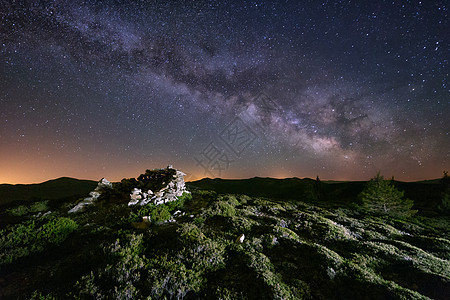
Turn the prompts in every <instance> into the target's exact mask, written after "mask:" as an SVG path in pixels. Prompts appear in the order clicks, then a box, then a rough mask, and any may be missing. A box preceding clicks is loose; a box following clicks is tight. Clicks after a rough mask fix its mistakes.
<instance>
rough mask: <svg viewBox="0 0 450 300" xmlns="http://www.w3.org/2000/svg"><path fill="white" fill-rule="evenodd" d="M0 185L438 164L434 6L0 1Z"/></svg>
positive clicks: (445, 161) (330, 173)
mask: <svg viewBox="0 0 450 300" xmlns="http://www.w3.org/2000/svg"><path fill="white" fill-rule="evenodd" d="M0 16H1V23H0V40H1V43H0V144H1V147H0V182H8V183H25V182H39V181H43V180H47V179H51V178H55V177H60V176H71V177H77V178H88V179H99V178H101V177H106V178H108V179H110V180H119V179H121V178H122V177H135V176H137V175H138V174H140V173H141V172H143V171H144V170H145V169H148V168H150V169H151V168H159V167H165V166H166V165H167V164H173V165H174V167H176V168H178V169H181V170H183V171H184V172H186V173H188V177H187V180H193V179H195V178H199V177H204V176H208V177H224V178H243V177H253V176H271V177H293V176H296V177H315V176H316V175H319V176H320V177H321V178H323V179H336V180H366V179H368V178H370V177H372V176H373V175H375V174H376V172H377V171H381V173H382V174H384V175H385V176H389V177H390V176H392V175H394V176H395V177H396V178H397V179H400V180H420V179H427V178H436V177H440V176H441V174H442V171H443V170H448V169H449V167H450V165H449V150H448V149H449V146H450V142H449V127H450V122H449V121H448V120H449V117H448V116H449V113H450V105H449V99H450V97H449V96H450V87H449V82H448V75H449V64H448V58H449V53H450V52H449V50H450V47H449V35H448V32H449V24H448V6H447V5H446V1H371V2H370V3H368V2H362V1H189V2H187V1H186V3H184V4H182V3H181V1H176V2H175V1H135V2H132V3H131V2H130V1H15V2H12V1H0Z"/></svg>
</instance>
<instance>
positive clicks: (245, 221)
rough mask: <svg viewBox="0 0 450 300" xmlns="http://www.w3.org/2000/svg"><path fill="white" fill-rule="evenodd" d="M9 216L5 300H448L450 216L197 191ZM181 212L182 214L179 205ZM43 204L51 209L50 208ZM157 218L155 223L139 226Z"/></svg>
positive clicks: (0, 264) (2, 265)
mask: <svg viewBox="0 0 450 300" xmlns="http://www.w3.org/2000/svg"><path fill="white" fill-rule="evenodd" d="M126 200H127V199H126V198H123V197H122V196H120V195H107V197H105V198H103V199H101V201H99V202H98V203H97V204H95V205H93V206H91V207H88V209H87V210H86V211H85V212H82V213H79V214H67V211H68V209H70V208H71V207H72V206H73V205H74V202H59V203H56V202H52V203H51V207H50V206H49V203H48V202H45V203H31V204H30V205H29V207H21V208H18V207H13V206H12V207H10V208H8V210H3V211H2V212H1V215H0V218H3V220H7V222H5V221H3V222H2V228H1V231H0V239H1V240H0V286H1V288H0V298H2V299H30V298H34V299H183V298H184V299H386V298H387V299H428V298H432V299H448V298H447V297H448V295H450V262H449V260H450V238H449V230H450V222H449V221H450V220H449V217H446V216H436V217H433V218H428V217H423V216H414V217H409V218H403V219H395V218H389V217H373V216H367V215H364V214H361V213H359V212H358V211H355V210H351V209H349V208H348V207H347V208H344V207H342V208H337V209H336V208H333V209H331V208H326V207H325V206H322V205H320V202H315V203H311V202H309V203H305V202H301V201H299V200H285V199H284V200H276V199H271V198H262V197H250V196H246V195H239V194H237V195H231V194H216V193H215V192H210V191H202V190H198V191H194V192H193V193H192V197H190V195H189V196H186V197H184V199H181V200H180V201H177V203H172V204H171V205H170V206H167V207H162V206H160V207H148V208H144V209H143V208H129V207H128V206H127V201H126ZM178 210H179V212H177V211H178ZM47 211H51V212H50V213H47V214H46V212H47ZM144 215H150V216H151V219H152V222H151V223H148V222H140V220H141V217H142V216H144Z"/></svg>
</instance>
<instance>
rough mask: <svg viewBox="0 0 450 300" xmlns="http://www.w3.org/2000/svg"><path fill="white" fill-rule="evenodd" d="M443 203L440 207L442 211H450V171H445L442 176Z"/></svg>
mask: <svg viewBox="0 0 450 300" xmlns="http://www.w3.org/2000/svg"><path fill="white" fill-rule="evenodd" d="M441 188H442V192H441V204H440V205H439V209H440V210H441V211H442V212H447V213H448V212H450V176H448V171H444V176H443V177H442V178H441Z"/></svg>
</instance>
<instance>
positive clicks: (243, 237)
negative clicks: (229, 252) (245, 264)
mask: <svg viewBox="0 0 450 300" xmlns="http://www.w3.org/2000/svg"><path fill="white" fill-rule="evenodd" d="M244 239H245V235H244V234H241V235H240V236H239V237H238V238H237V239H236V243H239V244H242V243H243V242H244Z"/></svg>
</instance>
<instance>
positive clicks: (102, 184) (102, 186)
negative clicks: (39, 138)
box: [69, 178, 112, 213]
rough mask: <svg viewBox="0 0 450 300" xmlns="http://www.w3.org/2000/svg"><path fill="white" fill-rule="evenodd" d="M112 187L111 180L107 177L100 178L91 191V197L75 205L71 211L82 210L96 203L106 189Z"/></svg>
mask: <svg viewBox="0 0 450 300" xmlns="http://www.w3.org/2000/svg"><path fill="white" fill-rule="evenodd" d="M107 189H112V183H111V182H109V181H108V180H107V179H106V178H102V179H100V181H99V182H98V184H97V187H96V188H95V189H94V190H93V191H92V192H90V193H89V197H86V198H84V199H83V200H82V201H81V202H79V203H78V204H77V205H75V206H74V207H73V208H72V209H71V210H69V213H75V212H81V211H83V210H84V208H85V207H86V206H88V205H91V204H92V203H94V202H95V201H96V200H97V199H98V198H99V197H100V195H101V193H102V192H103V191H104V190H107Z"/></svg>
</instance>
